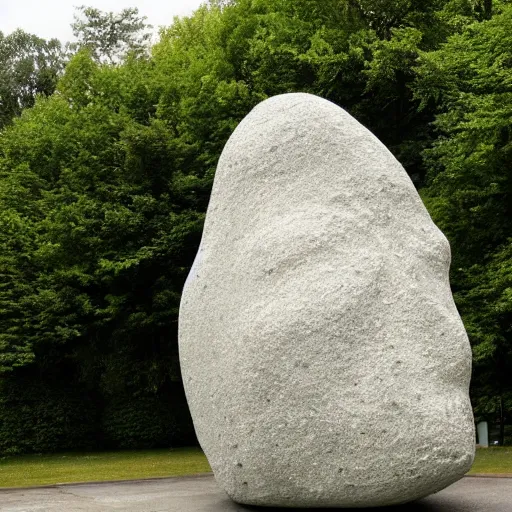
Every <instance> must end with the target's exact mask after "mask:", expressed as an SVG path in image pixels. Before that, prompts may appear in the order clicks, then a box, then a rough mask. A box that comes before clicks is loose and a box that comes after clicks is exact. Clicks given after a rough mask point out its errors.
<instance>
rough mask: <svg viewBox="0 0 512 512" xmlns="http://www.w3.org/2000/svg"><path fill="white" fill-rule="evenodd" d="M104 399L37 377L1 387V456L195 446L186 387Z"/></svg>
mask: <svg viewBox="0 0 512 512" xmlns="http://www.w3.org/2000/svg"><path fill="white" fill-rule="evenodd" d="M176 387H177V389H176V390H174V391H173V393H165V394H161V395H156V396H138V397H132V396H128V395H126V396H119V397H115V398H114V399H113V400H111V401H105V402H104V400H103V399H102V398H101V397H98V396H92V394H90V393H88V392H87V391H86V390H84V389H80V388H79V387H77V386H74V387H72V386H66V385H64V384H63V385H62V386H61V387H58V386H56V385H55V384H49V383H48V382H41V381H37V380H36V379H14V378H11V379H3V381H2V382H1V385H0V455H15V454H21V453H53V452H59V451H72V450H91V449H103V448H113V449H116V448H156V447H171V446H184V445H193V444H196V443H197V441H196V438H195V435H194V431H193V426H192V421H191V419H190V414H189V412H188V408H187V405H186V400H185V398H184V395H183V391H182V389H181V386H176Z"/></svg>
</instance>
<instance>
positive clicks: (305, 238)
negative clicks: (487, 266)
mask: <svg viewBox="0 0 512 512" xmlns="http://www.w3.org/2000/svg"><path fill="white" fill-rule="evenodd" d="M449 265H450V247H449V244H448V242H447V240H446V238H445V237H444V236H443V234H442V233H441V232H440V231H439V229H438V228H437V227H436V226H435V225H434V223H433V222H432V220H431V218H430V216H429V214H428V213H427V211H426V209H425V207H424V206H423V204H422V202H421V200H420V198H419V196H418V194H417V192H416V190H415V189H414V186H413V184H412V183H411V181H410V179H409V177H408V176H407V174H406V172H405V171H404V169H403V168H402V166H401V165H400V164H399V163H398V162H397V160H396V159H395V158H394V157H393V156H392V155H391V153H390V152H389V151H388V150H387V149H386V148H385V147H384V145H383V144H382V143H381V142H380V141H379V140H378V139H377V138H376V137H375V136H374V135H372V134H371V133H370V132H369V131H368V130H367V129H366V128H364V127H363V126H362V125H361V124H359V123H358V122H357V121H356V120H355V119H353V118H352V117H351V116H350V115H349V114H347V113H346V112H345V111H344V110H342V109H341V108H339V107H337V106H336V105H334V104H332V103H330V102H328V101H326V100H324V99H321V98H318V97H315V96H312V95H308V94H286V95H282V96H276V97H273V98H271V99H269V100H266V101H264V102H263V103H261V104H259V105H258V106H257V107H256V108H255V109H254V110H253V111H252V112H251V113H250V114H249V115H248V116H247V117H246V118H245V119H244V120H243V121H242V122H241V123H240V125H239V126H238V128H237V129H236V130H235V132H234V133H233V135H232V136H231V138H230V139H229V141H228V143H227V144H226V146H225V148H224V151H223V153H222V156H221V158H220V161H219V164H218V168H217V173H216V176H215V182H214V186H213V191H212V195H211V200H210V204H209V207H208V213H207V216H206V222H205V227H204V233H203V238H202V242H201V246H200V249H199V251H198V254H197V257H196V260H195V262H194V265H193V268H192V270H191V272H190V275H189V277H188V280H187V282H186V285H185V289H184V292H183V297H182V303H181V311H180V321H179V348H180V360H181V368H182V374H183V380H184V385H185V390H186V393H187V399H188V402H189V405H190V409H191V413H192V417H193V420H194V425H195V429H196V433H197V436H198V439H199V441H200V443H201V446H202V448H203V449H204V451H205V453H206V455H207V457H208V460H209V461H210V464H211V466H212V468H213V471H214V473H215V477H216V479H217V482H218V483H219V484H220V485H221V486H222V487H223V488H224V489H225V490H226V492H227V493H228V494H229V495H230V496H231V497H232V498H233V499H234V500H235V501H237V502H240V503H246V504H254V505H267V506H288V507H292V506H295V507H330V506H332V507H368V506H378V505H389V504H397V503H403V502H407V501H411V500H414V499H416V498H420V497H422V496H425V495H428V494H430V493H434V492H436V491H439V490H441V489H443V488H444V487H446V486H448V485H450V484H451V483H453V482H455V481H456V480H458V479H459V478H461V477H462V476H463V475H464V473H465V472H466V471H468V470H469V468H470V466H471V464H472V460H473V456H474V446H475V434H474V423H473V416H472V410H471V405H470V401H469V397H468V387H469V379H470V373H471V350H470V346H469V342H468V338H467V335H466V333H465V330H464V327H463V324H462V322H461V319H460V317H459V315H458V313H457V310H456V308H455V305H454V302H453V298H452V294H451V290H450V285H449V279H448V271H449Z"/></svg>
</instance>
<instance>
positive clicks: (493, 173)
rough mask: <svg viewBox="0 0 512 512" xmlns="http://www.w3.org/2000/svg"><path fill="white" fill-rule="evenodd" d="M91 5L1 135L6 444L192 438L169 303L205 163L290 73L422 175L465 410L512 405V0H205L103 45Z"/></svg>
mask: <svg viewBox="0 0 512 512" xmlns="http://www.w3.org/2000/svg"><path fill="white" fill-rule="evenodd" d="M83 13H85V15H86V16H88V17H89V18H88V20H89V21H88V22H87V23H86V21H84V20H82V23H83V24H82V25H80V27H81V28H80V27H79V28H80V29H81V30H82V33H83V35H84V37H83V41H82V44H81V45H80V46H81V49H79V50H78V51H77V53H76V54H75V55H74V56H73V57H72V58H71V59H70V60H69V62H68V63H67V66H66V69H65V72H64V73H63V74H62V76H60V79H59V80H58V83H57V84H56V91H55V92H54V93H53V94H52V95H50V96H44V95H43V96H39V97H37V99H36V101H35V105H34V106H33V107H32V108H27V109H25V110H24V111H23V113H22V114H21V117H19V118H17V119H15V120H14V122H12V124H11V126H9V127H7V128H5V129H4V130H3V131H1V132H0V276H1V281H0V375H1V376H0V452H5V453H16V452H26V451H55V450H59V449H70V448H85V447H100V446H119V447H120V446H122V447H135V446H166V445H172V444H180V443H187V442H191V441H192V440H193V432H192V429H191V424H190V418H189V416H188V412H187V409H186V404H185V401H184V397H183V391H182V388H181V383H180V375H179V364H178V357H177V343H176V340H177V317H178V308H179V300H180V293H181V289H182V286H183V283H184V280H185V278H186V275H187V273H188V270H189V268H190V265H191V263H192V260H193V257H194V255H195V251H196V249H197V246H198V243H199V240H200V236H201V229H202V222H203V218H204V212H205V211H206V206H207V203H208V197H209V191H210V187H211V184H212V179H213V175H214V171H215V166H216V162H217V160H218V157H219V155H220V152H221V150H222V147H223V145H224V144H225V142H226V140H227V138H228V137H229V135H230V134H231V133H232V131H233V129H234V128H235V127H236V125H237V123H238V122H239V121H240V120H241V119H242V118H243V117H244V116H245V115H246V114H247V113H248V112H249V110H250V109H251V108H252V107H253V106H254V105H255V104H257V103H258V102H259V101H261V100H262V99H264V98H266V97H268V96H271V95H274V94H279V93H283V92H292V91H306V92H312V93H314V94H318V95H320V96H323V97H326V98H328V99H330V100H331V101H334V102H335V103H337V104H339V105H340V106H342V107H344V108H346V109H347V110H348V111H349V112H351V113H352V114H353V115H354V116H356V117H357V118H358V119H359V120H360V121H361V122H363V123H364V124H365V125H366V126H368V127H369V128H370V129H371V130H372V131H373V132H374V133H376V134H377V135H378V136H379V137H380V138H381V140H383V142H384V143H385V144H387V145H388V147H389V148H390V149H391V150H392V151H393V152H394V153H395V155H396V156H397V158H399V160H400V161H401V162H402V163H403V164H404V166H405V167H406V169H407V171H408V172H409V174H410V175H411V178H412V179H413V181H414V182H415V183H416V184H417V186H418V187H420V188H421V193H422V195H423V197H424V199H425V202H426V204H427V206H428V207H429V209H430V211H431V213H432V215H433V217H434V219H435V220H436V222H437V223H438V224H439V225H440V227H441V228H442V229H443V230H444V231H445V233H446V234H447V235H448V237H449V238H450V240H451V241H452V247H453V268H452V280H453V286H454V291H455V295H456V300H457V304H458V306H459V309H460V311H461V313H462V315H463V318H464V321H465V323H466V326H467V329H468V332H469V334H470V338H471V342H472V345H473V348H474V354H475V378H474V385H473V389H472V394H473V399H474V404H475V405H476V412H477V415H478V417H487V416H488V417H489V418H492V417H493V416H494V415H496V414H497V413H500V414H501V416H502V420H503V419H504V417H505V413H506V411H507V410H509V411H510V410H511V409H512V403H511V394H512V389H511V383H510V378H509V377H508V375H509V373H510V370H511V369H512V349H511V347H512V339H511V335H512V332H511V327H512V292H511V290H512V249H511V248H512V244H511V240H512V229H511V228H510V227H509V226H511V223H510V220H511V219H510V215H511V210H510V204H511V201H510V199H511V198H510V194H511V192H512V190H511V177H510V170H509V168H510V161H511V151H512V149H511V148H512V144H511V133H512V116H511V114H512V112H511V110H512V101H511V100H512V74H511V73H512V71H511V68H512V50H511V48H512V35H511V34H512V6H509V2H506V1H502V2H494V4H493V3H492V2H489V1H487V0H486V1H483V2H478V1H474V0H450V1H448V0H436V1H424V0H400V1H391V0H389V1H388V0H293V1H292V0H231V1H213V0H212V1H211V2H210V3H209V4H207V5H204V6H203V7H201V8H199V9H198V10H197V11H196V12H195V13H194V14H193V15H192V16H191V17H189V18H183V19H180V20H176V21H175V22H174V23H173V24H172V25H171V26H170V27H169V28H167V29H165V30H163V31H162V32H161V34H160V40H159V42H158V43H157V44H156V45H155V46H154V47H153V49H152V52H151V55H146V54H144V52H141V51H140V49H141V46H140V44H142V42H143V41H145V38H144V30H145V29H146V26H145V25H144V23H143V20H141V19H140V18H138V17H137V13H136V12H133V11H131V10H130V12H129V13H128V14H129V15H130V16H131V18H130V16H128V14H127V13H125V14H126V16H128V17H125V18H122V17H121V18H120V19H124V20H125V21H126V22H127V23H128V27H124V28H125V29H126V31H125V32H122V33H121V34H117V39H116V38H115V37H114V38H113V39H112V41H113V42H112V46H108V45H107V46H105V45H104V43H105V41H108V37H106V35H105V34H108V30H109V28H108V27H109V23H110V22H111V21H112V20H113V19H115V17H113V15H110V16H109V15H105V14H103V13H100V12H97V11H96V10H87V9H83ZM130 13H131V14H130ZM130 19H131V20H132V21H133V24H132V25H131V26H130ZM77 23H78V22H77ZM77 27H78V25H77ZM132 29H133V30H132ZM123 30H124V29H123ZM123 34H125V35H126V34H128V36H127V37H124V36H123ZM139 36H140V37H139ZM127 41H128V43H127ZM130 41H132V43H133V45H132V47H131V50H132V51H130V47H129V45H130V44H131V43H130ZM0 42H1V41H0ZM125 43H126V44H128V48H126V47H125V46H124V44H125ZM102 45H103V46H102ZM119 45H121V46H119ZM127 50H128V51H127ZM2 62H6V61H5V60H2V56H1V55H0V66H1V65H2V64H1V63H2ZM0 69H1V67H0ZM0 86H1V84H0ZM49 92H50V93H51V92H52V91H49ZM33 97H34V96H33V95H32V98H33ZM30 105H31V104H30V103H29V104H27V105H22V107H26V106H30ZM17 114H18V111H16V112H14V113H11V114H8V115H9V116H10V117H9V120H10V119H11V118H12V117H13V116H14V115H17ZM502 423H503V421H502Z"/></svg>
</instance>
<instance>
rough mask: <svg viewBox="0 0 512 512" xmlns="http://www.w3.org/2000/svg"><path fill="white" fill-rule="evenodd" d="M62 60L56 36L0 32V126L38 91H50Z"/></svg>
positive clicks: (60, 69) (63, 60)
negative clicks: (5, 33) (52, 37)
mask: <svg viewBox="0 0 512 512" xmlns="http://www.w3.org/2000/svg"><path fill="white" fill-rule="evenodd" d="M64 64H65V52H64V49H63V47H62V45H61V43H60V42H59V41H58V40H57V39H51V40H49V41H46V40H44V39H41V38H39V37H37V36H35V35H33V34H28V33H26V32H24V31H23V30H19V29H18V30H16V31H15V32H13V33H12V34H9V35H7V36H6V35H4V34H3V33H2V32H0V129H1V128H2V127H4V126H5V125H7V124H8V123H9V122H10V121H11V119H13V118H14V117H15V116H18V115H20V113H21V111H22V110H23V109H24V108H28V107H31V106H32V105H33V104H34V101H35V97H36V96H37V95H38V94H43V95H46V96H49V95H51V94H52V93H53V92H54V90H55V87H56V85H57V80H58V77H59V74H60V73H61V72H62V70H63V68H64Z"/></svg>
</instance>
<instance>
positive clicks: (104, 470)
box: [0, 448, 211, 487]
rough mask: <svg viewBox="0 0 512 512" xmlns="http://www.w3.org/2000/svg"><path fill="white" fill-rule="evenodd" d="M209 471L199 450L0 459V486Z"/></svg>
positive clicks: (119, 478)
mask: <svg viewBox="0 0 512 512" xmlns="http://www.w3.org/2000/svg"><path fill="white" fill-rule="evenodd" d="M208 471H211V470H210V466H209V465H208V461H207V460H206V457H205V456H204V454H203V452H202V451H201V450H200V449H199V448H179V449H174V450H169V449H167V450H147V451H122V452H99V453H60V454H58V455H22V456H13V457H3V458H2V457H0V487H25V486H31V485H44V484H55V483H65V482H92V481H100V480H128V479H132V478H134V479H135V478H151V477H158V476H182V475H192V474H195V473H205V472H208Z"/></svg>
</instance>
